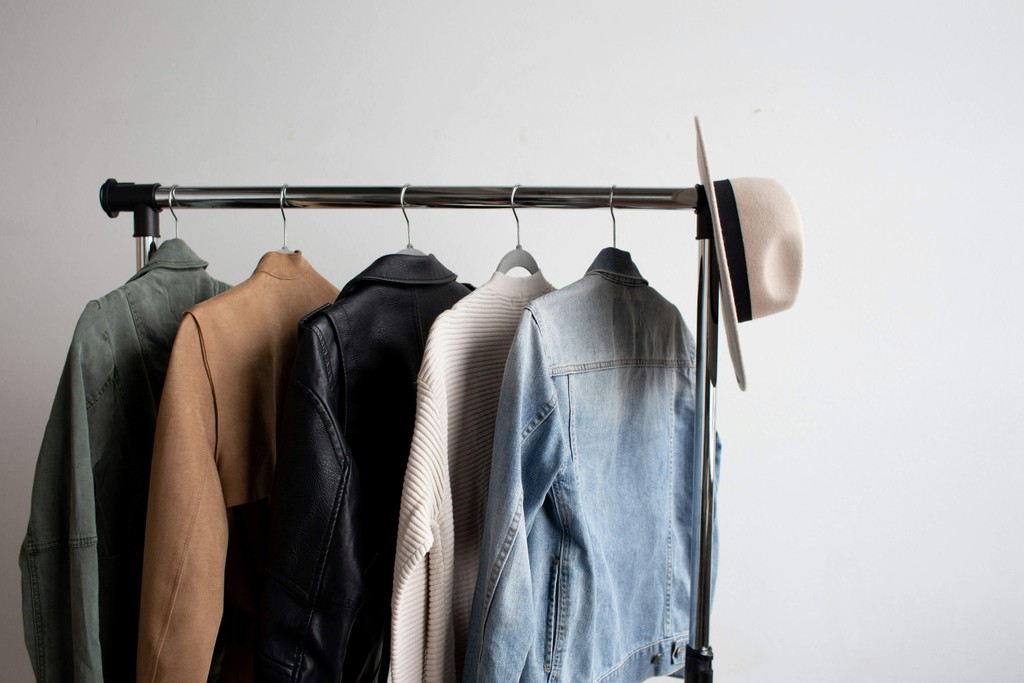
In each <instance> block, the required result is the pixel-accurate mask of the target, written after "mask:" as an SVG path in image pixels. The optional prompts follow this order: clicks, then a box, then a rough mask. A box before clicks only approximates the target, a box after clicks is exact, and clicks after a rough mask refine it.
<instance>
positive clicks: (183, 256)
mask: <svg viewBox="0 0 1024 683" xmlns="http://www.w3.org/2000/svg"><path fill="white" fill-rule="evenodd" d="M208 265H209V264H208V263H207V262H206V261H204V260H203V259H201V258H199V257H198V256H197V255H196V253H195V252H194V251H192V249H191V248H190V247H189V246H188V245H187V244H185V240H181V239H177V238H175V239H170V240H167V241H166V242H163V243H162V244H161V245H160V246H159V247H158V248H157V250H156V253H155V254H153V258H151V259H150V260H149V263H147V264H146V265H144V266H143V267H142V270H140V271H139V272H137V273H135V275H133V276H132V277H131V278H130V279H129V280H128V282H131V281H132V280H137V279H138V278H140V277H141V276H142V275H143V274H145V273H148V272H149V271H151V270H156V269H157V268H170V269H172V270H192V269H194V268H204V269H205V268H206V266H208Z"/></svg>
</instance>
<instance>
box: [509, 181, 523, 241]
mask: <svg viewBox="0 0 1024 683" xmlns="http://www.w3.org/2000/svg"><path fill="white" fill-rule="evenodd" d="M520 187H521V186H520V185H516V186H515V187H513V188H512V199H511V200H510V201H511V204H512V215H513V216H515V217H516V249H522V248H523V244H522V242H520V241H519V214H518V213H516V190H518V189H519V188H520Z"/></svg>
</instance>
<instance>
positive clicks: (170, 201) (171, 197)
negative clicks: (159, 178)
mask: <svg viewBox="0 0 1024 683" xmlns="http://www.w3.org/2000/svg"><path fill="white" fill-rule="evenodd" d="M177 189H178V186H177V185H171V193H170V194H169V195H167V208H169V209H170V210H171V215H172V216H174V239H178V214H176V213H174V191H175V190H177Z"/></svg>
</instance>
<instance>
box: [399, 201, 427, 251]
mask: <svg viewBox="0 0 1024 683" xmlns="http://www.w3.org/2000/svg"><path fill="white" fill-rule="evenodd" d="M408 189H409V186H408V185H403V186H402V194H401V195H399V201H401V203H402V215H403V216H405V249H402V250H401V251H400V252H398V253H399V254H409V255H411V256H426V254H424V253H423V252H422V251H420V250H419V249H417V248H416V247H414V246H412V226H411V225H409V214H407V213H406V212H405V191H406V190H408Z"/></svg>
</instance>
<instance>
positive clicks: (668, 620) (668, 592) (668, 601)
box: [663, 372, 679, 635]
mask: <svg viewBox="0 0 1024 683" xmlns="http://www.w3.org/2000/svg"><path fill="white" fill-rule="evenodd" d="M678 384H679V373H675V372H674V373H672V395H673V396H676V395H677V392H678V388H679V387H678ZM676 412H677V411H675V410H672V411H671V413H672V417H671V419H670V420H669V430H668V452H669V453H674V452H675V445H676V420H677V415H676ZM675 464H676V463H675V458H672V457H669V458H668V473H667V476H668V480H667V481H668V500H666V501H665V505H666V508H665V511H666V515H665V517H666V519H667V520H668V536H667V538H666V544H665V547H666V548H667V549H668V552H667V553H666V554H665V616H664V625H663V629H664V631H663V632H664V633H665V635H668V634H669V633H671V632H672V586H673V584H674V580H673V579H674V577H673V572H674V571H675V566H674V564H673V558H674V555H675V547H674V544H673V543H672V539H673V537H674V535H675V534H674V531H675V515H674V514H672V508H673V502H674V501H675V499H676V473H675Z"/></svg>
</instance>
